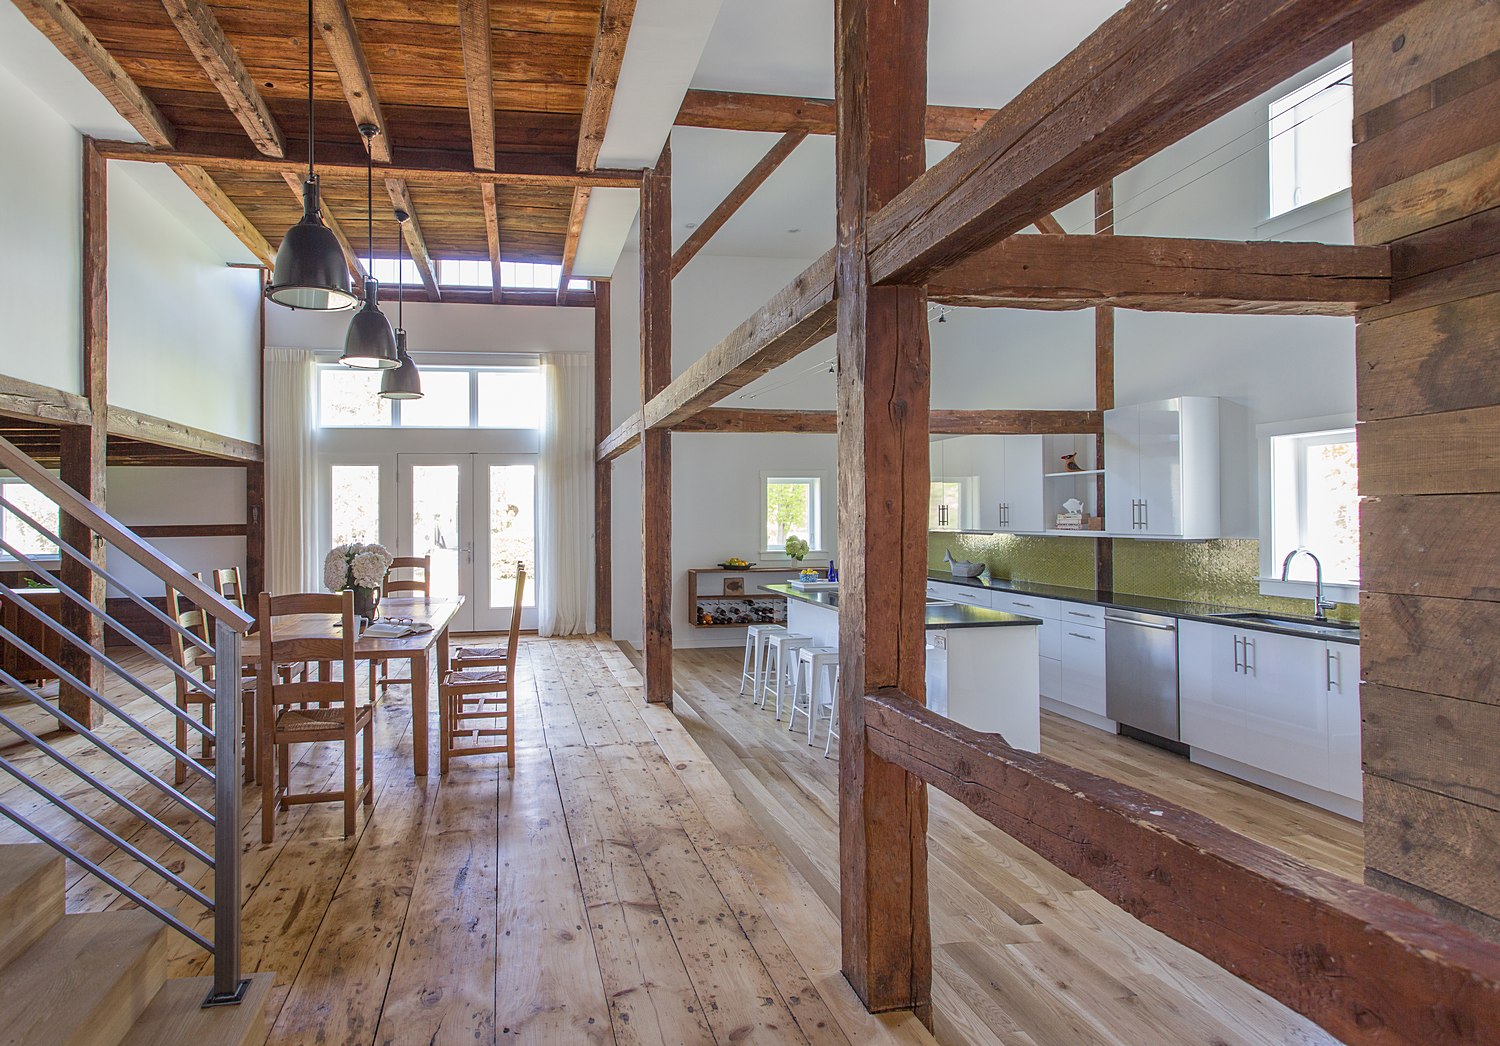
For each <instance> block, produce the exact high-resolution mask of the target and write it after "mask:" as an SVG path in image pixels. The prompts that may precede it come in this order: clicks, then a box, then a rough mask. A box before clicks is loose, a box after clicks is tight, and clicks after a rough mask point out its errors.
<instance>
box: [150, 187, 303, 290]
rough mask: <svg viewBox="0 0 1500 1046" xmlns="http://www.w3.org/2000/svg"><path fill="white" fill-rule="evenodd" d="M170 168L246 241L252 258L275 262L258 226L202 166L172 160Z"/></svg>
mask: <svg viewBox="0 0 1500 1046" xmlns="http://www.w3.org/2000/svg"><path fill="white" fill-rule="evenodd" d="M172 170H173V172H174V173H176V175H177V177H179V178H181V179H182V181H183V184H184V185H186V186H187V187H188V188H189V189H191V190H193V193H194V195H196V196H197V197H198V199H200V200H202V201H203V202H204V204H205V205H207V207H208V209H209V210H210V211H213V213H214V217H216V218H218V219H219V221H221V222H223V223H224V227H225V228H227V229H228V230H229V231H230V232H232V233H234V236H235V239H237V240H239V241H240V242H241V243H242V244H244V245H245V249H246V250H248V251H249V252H250V253H251V254H253V255H254V256H255V259H256V260H257V261H259V262H260V263H261V264H262V265H265V266H266V267H267V268H270V267H271V266H273V265H275V263H276V251H275V249H274V248H273V247H272V246H271V245H270V243H269V242H267V240H266V238H265V237H264V236H262V235H261V233H260V230H259V229H257V228H256V227H255V226H254V225H253V224H251V222H250V219H249V218H246V217H245V215H244V214H243V213H242V212H241V211H240V209H239V208H238V207H236V206H235V204H234V201H233V200H231V199H230V198H229V197H228V196H226V195H224V190H223V189H220V188H219V186H218V185H217V183H215V182H214V180H213V179H212V178H211V177H209V174H208V172H207V171H205V170H204V169H203V168H202V167H193V166H191V165H189V164H173V165H172ZM298 198H299V199H300V198H301V190H300V188H299V189H298Z"/></svg>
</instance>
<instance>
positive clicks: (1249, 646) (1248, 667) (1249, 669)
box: [1245, 636, 1255, 676]
mask: <svg viewBox="0 0 1500 1046" xmlns="http://www.w3.org/2000/svg"><path fill="white" fill-rule="evenodd" d="M1254 652H1255V640H1253V639H1251V638H1250V637H1249V636H1246V637H1245V675H1247V676H1253V675H1255V662H1254V661H1251V660H1250V655H1251V654H1253V653H1254Z"/></svg>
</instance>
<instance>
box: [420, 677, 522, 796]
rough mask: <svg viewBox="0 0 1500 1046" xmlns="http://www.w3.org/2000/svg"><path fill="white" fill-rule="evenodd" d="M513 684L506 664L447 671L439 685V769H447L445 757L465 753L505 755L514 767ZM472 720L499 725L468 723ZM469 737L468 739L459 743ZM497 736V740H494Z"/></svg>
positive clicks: (506, 761)
mask: <svg viewBox="0 0 1500 1046" xmlns="http://www.w3.org/2000/svg"><path fill="white" fill-rule="evenodd" d="M513 692H514V687H513V685H512V682H511V672H510V669H509V668H507V667H499V668H466V669H461V670H456V671H452V672H449V673H448V674H447V675H446V676H444V677H443V681H442V682H441V683H440V684H439V685H438V717H439V749H438V772H439V773H444V774H446V773H447V772H448V760H450V759H457V758H459V757H461V756H467V755H493V754H495V753H497V752H499V753H503V754H504V755H505V765H506V766H507V767H508V768H509V769H510V770H512V771H514V770H515V758H514V751H513V749H514V741H515V722H516V716H515V703H514V701H512V699H511V698H512V694H513ZM475 720H489V721H491V722H492V723H493V722H497V721H498V722H499V723H500V724H501V725H499V726H479V725H477V724H475V725H469V724H471V723H474V721H475ZM462 739H468V740H469V743H467V744H465V743H461V741H462ZM495 739H500V740H498V741H497V740H495Z"/></svg>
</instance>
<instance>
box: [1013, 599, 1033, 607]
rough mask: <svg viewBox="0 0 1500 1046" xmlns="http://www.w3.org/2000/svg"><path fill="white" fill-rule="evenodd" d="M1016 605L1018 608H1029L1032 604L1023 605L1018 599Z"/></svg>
mask: <svg viewBox="0 0 1500 1046" xmlns="http://www.w3.org/2000/svg"><path fill="white" fill-rule="evenodd" d="M1014 605H1015V606H1018V607H1029V606H1031V605H1032V604H1030V603H1022V602H1021V601H1020V600H1019V599H1017V600H1014Z"/></svg>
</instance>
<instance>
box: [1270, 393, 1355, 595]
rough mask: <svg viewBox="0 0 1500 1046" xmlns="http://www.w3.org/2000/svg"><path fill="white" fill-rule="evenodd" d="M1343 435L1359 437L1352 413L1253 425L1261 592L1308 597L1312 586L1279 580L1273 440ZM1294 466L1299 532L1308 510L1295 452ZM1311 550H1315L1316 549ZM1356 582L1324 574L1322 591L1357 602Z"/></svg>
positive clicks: (1302, 470)
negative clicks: (1256, 444) (1256, 453)
mask: <svg viewBox="0 0 1500 1046" xmlns="http://www.w3.org/2000/svg"><path fill="white" fill-rule="evenodd" d="M1342 435H1349V436H1352V437H1353V438H1354V439H1355V440H1356V442H1357V441H1358V439H1359V430H1358V429H1357V428H1356V426H1355V423H1354V416H1353V415H1352V414H1335V415H1330V416H1327V417H1321V418H1304V419H1302V420H1299V421H1284V422H1274V423H1271V424H1266V425H1258V426H1256V442H1257V443H1258V445H1259V474H1260V475H1259V479H1260V577H1258V578H1257V579H1256V581H1257V582H1258V583H1259V585H1260V592H1261V594H1262V595H1265V596H1290V597H1292V598H1296V599H1311V598H1312V597H1313V593H1314V589H1315V585H1314V583H1313V582H1312V581H1295V580H1294V581H1282V580H1281V562H1280V560H1279V559H1277V556H1276V544H1275V521H1276V515H1277V505H1276V495H1277V488H1278V483H1277V477H1276V476H1275V474H1274V471H1275V460H1274V459H1275V450H1274V447H1273V442H1272V441H1273V440H1278V439H1283V438H1287V437H1294V438H1299V439H1300V440H1305V441H1306V443H1311V442H1313V441H1315V440H1316V439H1317V437H1331V436H1342ZM1330 442H1331V441H1330ZM1304 445H1306V444H1304ZM1296 467H1297V477H1296V478H1295V479H1294V480H1293V483H1294V484H1295V489H1296V491H1297V497H1298V501H1297V505H1296V506H1295V509H1294V511H1295V513H1296V515H1297V517H1298V522H1297V527H1298V532H1299V534H1300V533H1301V532H1302V531H1303V529H1304V528H1305V526H1306V511H1307V505H1306V501H1305V499H1304V497H1303V492H1304V490H1305V487H1306V474H1305V468H1306V465H1305V462H1304V461H1303V460H1302V459H1301V456H1300V455H1299V456H1298V461H1297V466H1296ZM1313 551H1314V552H1316V551H1317V549H1314V550H1313ZM1359 585H1360V582H1359V579H1358V578H1355V579H1352V581H1351V579H1348V578H1339V579H1329V578H1328V577H1327V576H1326V575H1325V577H1324V581H1323V593H1324V596H1325V597H1326V598H1329V599H1333V600H1337V601H1338V602H1340V603H1358V602H1359Z"/></svg>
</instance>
